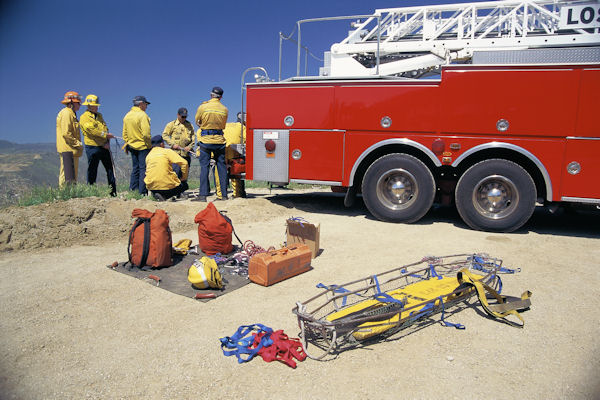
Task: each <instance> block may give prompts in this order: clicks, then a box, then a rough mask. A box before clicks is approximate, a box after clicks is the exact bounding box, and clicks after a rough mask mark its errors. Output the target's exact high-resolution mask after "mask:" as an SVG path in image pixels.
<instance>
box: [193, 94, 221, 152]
mask: <svg viewBox="0 0 600 400" xmlns="http://www.w3.org/2000/svg"><path fill="white" fill-rule="evenodd" d="M228 114H229V110H227V107H225V106H224V105H223V104H221V101H220V100H219V99H217V98H212V99H210V100H208V101H205V102H204V103H202V104H200V107H198V110H197V111H196V125H198V127H199V128H200V129H198V131H197V132H196V137H197V138H198V141H199V142H201V143H217V144H218V143H225V138H224V137H223V135H205V136H202V130H203V129H204V130H206V129H225V125H226V124H227V115H228Z"/></svg>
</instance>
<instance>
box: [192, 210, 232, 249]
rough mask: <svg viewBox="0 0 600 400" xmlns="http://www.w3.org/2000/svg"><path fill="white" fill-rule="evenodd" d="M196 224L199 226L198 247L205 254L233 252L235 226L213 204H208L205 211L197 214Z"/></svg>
mask: <svg viewBox="0 0 600 400" xmlns="http://www.w3.org/2000/svg"><path fill="white" fill-rule="evenodd" d="M194 222H195V223H197V224H198V245H199V246H200V249H201V250H202V251H203V252H204V254H207V255H209V256H211V255H214V254H217V253H221V254H227V253H230V252H231V251H232V250H233V245H232V244H231V232H232V231H233V226H232V225H231V223H230V222H229V221H227V219H225V217H224V216H223V215H221V213H220V212H219V211H218V210H217V208H216V207H215V205H214V204H213V203H208V206H206V208H205V209H204V210H202V211H200V212H199V213H198V214H196V217H195V218H194Z"/></svg>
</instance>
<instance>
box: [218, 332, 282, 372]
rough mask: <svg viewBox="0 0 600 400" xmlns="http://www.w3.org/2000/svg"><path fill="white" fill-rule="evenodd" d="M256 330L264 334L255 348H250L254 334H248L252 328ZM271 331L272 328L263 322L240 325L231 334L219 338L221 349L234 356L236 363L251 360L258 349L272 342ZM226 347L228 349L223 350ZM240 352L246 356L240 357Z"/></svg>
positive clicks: (224, 352)
mask: <svg viewBox="0 0 600 400" xmlns="http://www.w3.org/2000/svg"><path fill="white" fill-rule="evenodd" d="M255 329H256V330H257V331H258V332H257V333H260V332H265V335H264V336H263V337H262V338H261V340H260V343H259V344H258V346H256V347H255V348H253V349H251V348H250V346H252V343H254V336H253V335H250V336H247V335H248V334H250V333H252V331H253V330H255ZM271 333H273V329H271V328H269V327H268V326H265V325H263V324H252V325H241V326H240V327H239V328H238V330H237V332H236V333H234V334H233V336H225V337H222V338H220V339H219V340H220V341H221V349H222V350H223V354H224V355H226V356H236V357H237V359H238V363H240V364H241V363H244V362H248V361H250V360H252V358H253V357H254V356H255V355H256V354H258V352H259V350H260V349H261V348H263V347H268V346H270V345H272V344H273V340H271ZM225 349H228V350H225ZM242 354H247V355H248V357H247V358H242Z"/></svg>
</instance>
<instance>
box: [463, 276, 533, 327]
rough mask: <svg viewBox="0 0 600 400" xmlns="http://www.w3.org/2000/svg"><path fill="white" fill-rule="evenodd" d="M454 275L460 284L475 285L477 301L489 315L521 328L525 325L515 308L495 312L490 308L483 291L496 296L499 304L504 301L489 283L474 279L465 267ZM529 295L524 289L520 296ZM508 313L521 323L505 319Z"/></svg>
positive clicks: (524, 297)
mask: <svg viewBox="0 0 600 400" xmlns="http://www.w3.org/2000/svg"><path fill="white" fill-rule="evenodd" d="M456 277H457V279H458V282H459V283H461V284H463V283H464V284H467V285H472V286H474V287H475V290H477V297H478V298H479V302H480V303H481V306H482V307H483V309H484V310H485V311H486V312H487V313H488V314H489V315H491V316H493V317H495V318H502V319H504V320H505V321H506V322H508V323H509V324H511V325H515V326H518V327H520V328H523V327H524V326H525V320H524V319H523V317H521V314H519V313H518V312H517V311H516V310H508V311H506V312H497V311H494V310H492V308H491V307H490V304H489V303H488V301H487V298H486V297H485V292H486V291H487V292H488V293H490V294H491V295H492V296H494V297H495V298H496V300H497V301H498V303H500V304H503V303H504V298H503V297H502V296H500V295H499V294H498V292H496V291H495V290H494V289H493V288H492V287H490V286H489V285H486V284H485V283H482V282H481V281H478V280H477V279H474V277H473V274H471V273H470V272H469V270H467V269H466V268H463V269H461V270H460V271H459V272H458V274H457V275H456ZM530 296H531V292H529V291H526V292H525V293H523V295H522V296H521V299H522V300H527V299H529V297H530ZM508 315H514V316H515V317H517V318H519V319H520V320H521V322H522V325H519V324H517V323H515V322H513V321H510V320H508V319H506V317H507V316H508Z"/></svg>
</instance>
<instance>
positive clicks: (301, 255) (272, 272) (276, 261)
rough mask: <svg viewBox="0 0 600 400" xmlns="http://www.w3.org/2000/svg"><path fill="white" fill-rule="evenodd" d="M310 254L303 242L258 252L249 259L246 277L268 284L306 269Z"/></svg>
mask: <svg viewBox="0 0 600 400" xmlns="http://www.w3.org/2000/svg"><path fill="white" fill-rule="evenodd" d="M311 256H312V253H311V251H310V248H309V247H308V246H307V245H305V244H296V245H292V246H288V247H283V248H281V249H279V250H274V251H269V252H266V253H260V254H257V255H255V256H253V257H252V258H251V259H250V263H249V264H248V277H249V278H250V280H251V281H252V282H254V283H258V284H259V285H263V286H270V285H272V284H274V283H277V282H280V281H282V280H284V279H287V278H291V277H292V276H296V275H299V274H301V273H303V272H306V271H308V270H309V269H310V268H311V266H310V260H311Z"/></svg>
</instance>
